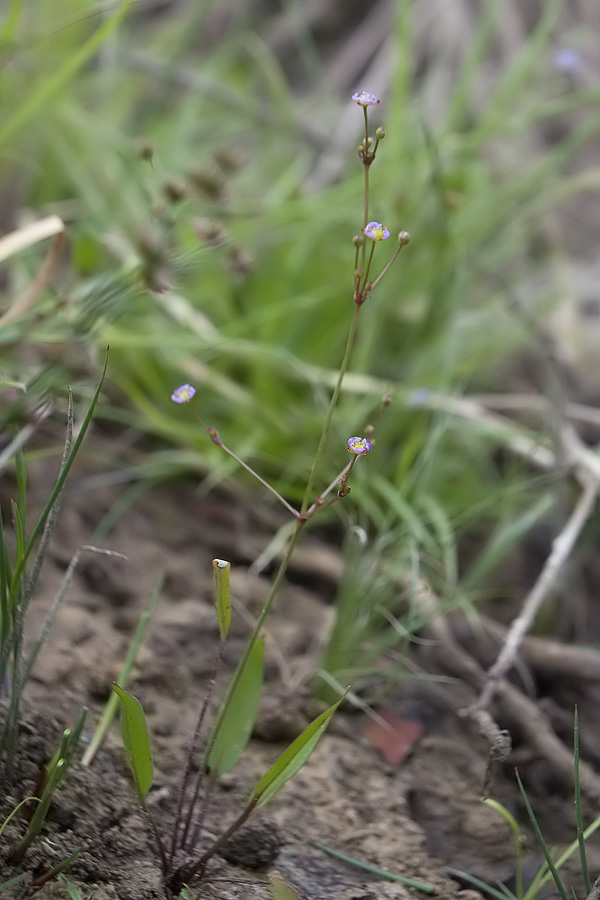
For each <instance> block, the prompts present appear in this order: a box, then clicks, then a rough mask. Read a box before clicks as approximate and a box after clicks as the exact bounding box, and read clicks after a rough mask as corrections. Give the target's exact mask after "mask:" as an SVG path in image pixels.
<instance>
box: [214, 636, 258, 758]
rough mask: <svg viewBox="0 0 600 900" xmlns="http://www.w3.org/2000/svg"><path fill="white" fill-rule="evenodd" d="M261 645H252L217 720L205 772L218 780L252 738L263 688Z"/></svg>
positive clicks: (256, 643)
mask: <svg viewBox="0 0 600 900" xmlns="http://www.w3.org/2000/svg"><path fill="white" fill-rule="evenodd" d="M264 643H265V639H264V637H261V638H259V639H258V640H257V641H256V642H255V644H254V646H253V647H252V650H251V651H250V653H249V655H248V658H247V660H246V662H245V665H244V668H243V669H242V670H241V671H240V673H239V677H238V678H237V679H236V683H235V686H234V689H233V692H232V693H231V694H230V695H229V696H228V697H227V700H226V703H225V704H224V705H223V707H222V708H221V710H220V711H219V714H218V716H217V720H216V722H215V727H214V731H213V736H212V738H211V741H210V744H209V747H210V750H209V752H208V755H207V758H206V765H207V767H208V769H209V770H210V771H211V772H212V773H214V774H215V775H217V776H219V775H222V774H223V773H224V772H228V771H229V769H231V768H232V766H234V765H235V763H236V762H237V760H238V759H239V756H240V753H241V752H242V750H243V749H244V747H245V746H246V744H247V743H248V741H249V739H250V735H251V734H252V729H253V727H254V722H255V720H256V714H257V712H258V703H259V700H260V689H261V687H262V679H263V651H264Z"/></svg>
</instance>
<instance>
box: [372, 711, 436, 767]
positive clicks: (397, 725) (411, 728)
mask: <svg viewBox="0 0 600 900" xmlns="http://www.w3.org/2000/svg"><path fill="white" fill-rule="evenodd" d="M376 712H377V715H378V716H379V717H380V718H381V719H383V720H384V722H386V723H387V727H386V725H384V724H383V722H378V721H376V720H375V719H367V721H366V722H365V724H364V726H363V729H362V734H363V737H366V739H367V740H368V741H369V742H370V743H371V744H372V745H373V746H374V747H375V748H376V749H377V750H379V752H380V753H381V755H382V756H383V758H384V760H385V761H386V762H387V763H389V764H390V765H391V766H401V765H402V763H403V762H404V760H405V759H406V757H407V756H408V754H409V753H410V751H411V750H412V749H413V747H414V745H415V744H416V742H417V741H418V740H419V738H420V737H421V735H422V734H423V732H424V730H425V725H424V724H423V722H419V721H418V720H417V719H402V718H400V717H398V716H397V715H396V714H395V713H393V712H391V710H389V709H378V710H376Z"/></svg>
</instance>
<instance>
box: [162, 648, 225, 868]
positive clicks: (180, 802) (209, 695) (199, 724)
mask: <svg viewBox="0 0 600 900" xmlns="http://www.w3.org/2000/svg"><path fill="white" fill-rule="evenodd" d="M224 651H225V642H224V641H223V640H219V648H218V650H217V655H216V658H215V662H214V665H213V670H212V672H211V676H210V681H209V683H208V687H207V689H206V692H205V694H204V701H203V703H202V708H201V710H200V714H199V716H198V720H197V722H196V728H195V731H194V736H193V738H192V742H191V744H190V748H189V751H188V756H187V762H186V766H185V772H184V774H183V778H182V779H181V784H180V786H179V796H178V800H177V815H176V816H175V824H174V825H173V841H172V844H171V856H170V862H172V861H173V859H174V857H175V853H176V851H177V845H178V843H179V845H180V846H181V847H183V846H185V842H186V840H187V836H188V832H189V830H190V827H191V823H192V820H193V816H194V809H195V807H196V801H197V799H198V794H199V791H200V779H198V780H197V782H196V787H195V789H194V793H193V796H192V798H191V800H190V807H189V810H188V814H187V816H186V820H185V824H184V827H183V832H182V834H181V840H180V841H178V839H177V836H178V833H179V829H180V828H181V820H182V814H183V803H184V799H185V792H186V788H187V786H188V783H189V779H190V774H191V771H192V763H193V760H194V757H195V755H196V752H197V750H198V744H199V741H200V735H201V734H202V726H203V724H204V719H205V718H206V713H207V711H208V707H209V704H210V701H211V699H212V695H213V692H214V689H215V684H216V682H217V677H218V675H219V671H220V669H221V663H222V661H223V653H224Z"/></svg>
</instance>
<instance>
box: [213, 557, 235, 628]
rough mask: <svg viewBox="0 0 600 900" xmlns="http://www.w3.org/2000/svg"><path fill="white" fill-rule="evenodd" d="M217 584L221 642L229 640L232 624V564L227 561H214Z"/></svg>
mask: <svg viewBox="0 0 600 900" xmlns="http://www.w3.org/2000/svg"><path fill="white" fill-rule="evenodd" d="M212 563H213V569H214V572H215V582H216V585H217V619H218V620H219V631H220V632H221V640H223V641H224V640H225V639H226V638H227V634H228V632H229V623H230V622H231V598H230V596H229V570H230V569H231V563H229V562H227V560H226V559H213V561H212Z"/></svg>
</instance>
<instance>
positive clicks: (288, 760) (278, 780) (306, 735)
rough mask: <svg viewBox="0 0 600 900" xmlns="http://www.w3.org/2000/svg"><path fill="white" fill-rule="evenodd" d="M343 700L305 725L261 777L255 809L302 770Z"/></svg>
mask: <svg viewBox="0 0 600 900" xmlns="http://www.w3.org/2000/svg"><path fill="white" fill-rule="evenodd" d="M343 699H344V697H340V699H339V700H338V701H337V702H336V703H334V704H333V706H330V707H329V709H326V710H325V712H323V713H321V715H320V716H317V718H316V719H315V720H314V721H313V722H311V723H310V725H307V726H306V728H305V729H304V731H303V732H302V734H300V735H298V737H297V738H296V740H295V741H293V742H292V743H291V744H290V746H289V747H288V748H287V750H284V752H283V753H282V754H281V756H280V757H279V759H277V760H275V762H274V763H273V765H272V766H271V768H270V769H269V771H268V772H266V773H265V774H264V775H263V777H262V778H261V779H260V781H259V782H258V784H257V785H256V787H255V788H254V791H253V794H252V797H253V799H255V800H256V801H257V807H259V808H260V807H261V806H264V805H265V803H268V802H269V800H271V798H272V797H274V796H275V794H276V793H277V792H278V791H279V790H280V788H282V787H283V785H284V784H285V783H286V781H289V779H290V778H292V777H293V776H294V775H295V774H296V772H298V771H299V770H300V769H301V768H302V766H303V765H304V763H305V762H306V760H307V759H308V757H309V756H310V754H311V753H312V752H313V750H314V749H315V747H316V746H317V744H318V742H319V741H320V739H321V737H322V736H323V733H324V731H325V729H326V728H327V725H328V724H329V720H330V719H331V717H332V715H333V714H334V712H335V711H336V709H337V708H338V706H339V705H340V703H341V702H342V700H343Z"/></svg>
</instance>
